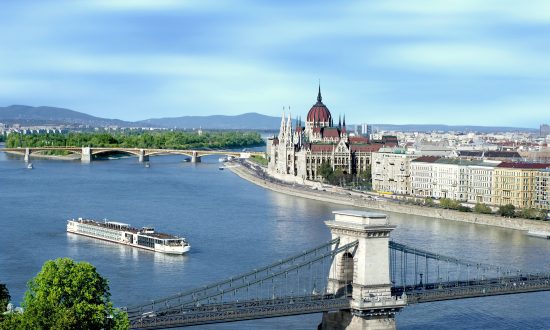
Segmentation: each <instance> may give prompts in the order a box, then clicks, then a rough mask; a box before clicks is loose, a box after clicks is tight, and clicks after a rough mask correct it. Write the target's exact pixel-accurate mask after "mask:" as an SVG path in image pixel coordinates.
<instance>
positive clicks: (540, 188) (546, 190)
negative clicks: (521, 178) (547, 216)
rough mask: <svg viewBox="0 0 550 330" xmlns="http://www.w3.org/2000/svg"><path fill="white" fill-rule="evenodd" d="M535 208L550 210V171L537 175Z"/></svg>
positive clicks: (542, 171)
mask: <svg viewBox="0 0 550 330" xmlns="http://www.w3.org/2000/svg"><path fill="white" fill-rule="evenodd" d="M534 198H535V207H537V208H541V209H546V210H550V169H543V170H540V171H537V173H536V174H535V192H534Z"/></svg>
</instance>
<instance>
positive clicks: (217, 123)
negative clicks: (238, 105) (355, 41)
mask: <svg viewBox="0 0 550 330" xmlns="http://www.w3.org/2000/svg"><path fill="white" fill-rule="evenodd" d="M140 123H142V124H149V125H153V126H160V127H166V128H199V127H202V128H206V129H261V130H269V129H278V128H279V126H280V125H281V118H280V117H271V116H266V115H261V114H259V113H255V112H251V113H245V114H242V115H236V116H223V115H214V116H183V117H174V118H154V119H147V120H143V121H139V122H137V124H140Z"/></svg>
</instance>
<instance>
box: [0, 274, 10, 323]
mask: <svg viewBox="0 0 550 330" xmlns="http://www.w3.org/2000/svg"><path fill="white" fill-rule="evenodd" d="M10 298H11V297H10V292H9V291H8V287H7V286H6V285H5V284H3V283H0V320H2V313H3V312H5V311H6V308H7V307H8V303H9V302H10Z"/></svg>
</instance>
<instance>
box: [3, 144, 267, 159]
mask: <svg viewBox="0 0 550 330" xmlns="http://www.w3.org/2000/svg"><path fill="white" fill-rule="evenodd" d="M0 151H3V152H9V153H16V154H20V155H22V156H24V157H25V161H28V160H29V157H30V155H31V154H33V153H42V152H48V151H66V152H70V153H73V154H79V155H81V159H82V161H83V162H88V161H91V160H92V156H94V155H100V154H105V153H125V154H129V155H134V156H137V157H138V158H139V160H140V161H147V160H148V159H149V156H158V155H170V154H171V155H184V156H188V157H191V159H192V161H193V162H197V161H200V158H201V157H203V156H208V155H224V156H233V157H239V158H249V157H251V156H262V157H263V156H264V153H263V152H240V151H231V150H204V149H203V150H192V149H146V148H120V147H29V148H1V149H0Z"/></svg>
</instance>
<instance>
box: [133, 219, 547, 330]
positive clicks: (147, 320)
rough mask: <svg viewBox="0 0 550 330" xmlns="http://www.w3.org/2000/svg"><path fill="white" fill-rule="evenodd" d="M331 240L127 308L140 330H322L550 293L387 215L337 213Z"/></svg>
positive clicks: (529, 277) (535, 278)
mask: <svg viewBox="0 0 550 330" xmlns="http://www.w3.org/2000/svg"><path fill="white" fill-rule="evenodd" d="M334 214H335V219H334V220H330V221H326V222H325V223H326V225H327V226H328V227H329V228H330V230H331V232H332V240H330V241H329V242H327V243H325V244H323V245H321V246H318V247H315V248H312V249H310V250H307V251H303V252H302V253H299V254H297V255H295V256H292V257H289V258H286V259H284V260H280V261H277V262H275V263H273V264H271V265H267V266H265V267H261V268H258V269H255V270H253V271H250V272H248V273H244V274H241V275H239V276H235V277H231V278H229V279H227V280H223V281H220V282H216V283H212V284H210V285H206V286H203V287H199V288H196V289H192V290H188V291H184V292H180V293H176V294H174V295H172V296H169V297H164V298H160V299H155V300H152V301H150V302H147V303H144V304H141V305H137V306H132V307H128V308H126V310H127V312H128V316H129V319H130V326H131V328H133V329H162V328H171V327H182V326H192V325H200V324H209V323H221V322H234V321H242V320H251V319H260V318H269V317H280V316H290V315H298V314H308V313H321V312H322V313H323V317H322V320H320V321H321V324H320V326H319V329H348V330H355V329H395V319H394V316H395V314H396V313H397V312H399V311H400V310H401V309H402V308H405V307H406V306H407V305H410V304H416V303H424V302H434V301H442V300H451V299H464V298H473V297H484V296H494V295H505V294H516V293H527V292H535V291H550V274H527V273H523V272H521V271H519V270H514V269H509V268H508V267H502V266H495V265H490V264H486V263H478V262H472V261H467V260H462V259H459V258H455V257H450V256H444V255H440V254H437V253H433V252H429V251H425V250H420V249H415V248H414V247H410V246H407V245H405V244H400V243H397V242H393V241H391V240H390V232H391V231H392V230H393V229H394V228H395V226H392V225H390V224H389V222H388V220H387V217H386V215H384V214H381V213H372V212H361V211H335V212H334Z"/></svg>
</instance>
